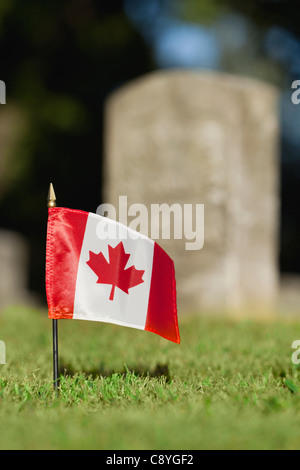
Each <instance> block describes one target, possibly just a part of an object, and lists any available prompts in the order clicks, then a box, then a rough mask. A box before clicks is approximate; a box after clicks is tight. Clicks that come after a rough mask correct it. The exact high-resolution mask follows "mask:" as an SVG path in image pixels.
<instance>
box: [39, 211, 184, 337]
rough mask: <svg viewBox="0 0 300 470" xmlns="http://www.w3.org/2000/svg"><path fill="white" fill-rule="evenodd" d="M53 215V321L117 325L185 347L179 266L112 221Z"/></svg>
mask: <svg viewBox="0 0 300 470" xmlns="http://www.w3.org/2000/svg"><path fill="white" fill-rule="evenodd" d="M48 211H49V216H48V230H47V248H46V292H47V301H48V307H49V318H52V319H63V318H64V319H78V320H92V321H100V322H107V323H114V324H117V325H123V326H128V327H132V328H138V329H141V330H146V331H151V332H153V333H156V334H158V335H160V336H162V337H164V338H166V339H168V340H170V341H174V342H175V343H180V335H179V328H178V320H177V304H176V281H175V270H174V263H173V261H172V260H171V258H170V257H169V256H168V255H167V253H165V252H164V251H163V250H162V248H160V247H159V245H157V243H155V242H154V241H152V240H150V239H149V238H148V237H146V236H144V235H142V234H140V233H138V232H135V231H134V230H132V229H130V228H128V227H126V226H125V225H123V224H120V223H118V222H115V221H113V220H111V219H108V218H106V217H102V216H100V215H97V214H92V213H89V212H84V211H80V210H72V209H66V208H57V207H53V208H49V209H48Z"/></svg>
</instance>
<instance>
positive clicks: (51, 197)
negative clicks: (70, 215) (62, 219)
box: [47, 183, 56, 207]
mask: <svg viewBox="0 0 300 470" xmlns="http://www.w3.org/2000/svg"><path fill="white" fill-rule="evenodd" d="M47 202H48V207H55V206H56V196H55V192H54V188H53V184H52V183H50V186H49V192H48V198H47Z"/></svg>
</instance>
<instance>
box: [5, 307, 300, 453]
mask: <svg viewBox="0 0 300 470" xmlns="http://www.w3.org/2000/svg"><path fill="white" fill-rule="evenodd" d="M180 331H181V339H182V344H181V345H180V346H178V345H176V344H173V343H171V342H169V341H166V340H164V339H162V338H160V337H159V336H157V335H154V334H152V333H148V332H143V331H139V330H133V329H130V328H123V327H119V326H115V325H108V324H104V323H92V322H83V321H69V320H66V321H60V322H59V357H60V365H61V368H62V370H64V375H63V376H62V377H61V383H60V385H61V390H60V396H59V398H55V395H54V393H53V387H52V349H51V348H52V336H51V334H52V330H51V321H50V320H48V318H47V313H46V312H45V311H44V312H41V311H34V310H32V309H28V308H27V309H26V308H22V307H16V308H9V309H7V310H5V311H3V312H2V313H1V314H0V339H1V340H3V341H5V343H6V360H7V364H6V365H0V449H109V450H112V449H120V450H121V449H122V450H123V449H156V450H160V449H187V450H194V449H297V448H300V391H298V390H300V372H299V371H298V369H297V367H296V366H293V365H292V363H291V354H292V352H293V351H292V349H291V344H292V342H293V341H294V340H296V339H300V322H296V321H294V322H291V321H290V322H284V321H283V320H281V321H276V322H272V323H263V322H257V321H241V322H235V321H233V320H229V319H225V318H222V319H220V318H209V317H207V316H195V317H194V316H189V317H185V318H180Z"/></svg>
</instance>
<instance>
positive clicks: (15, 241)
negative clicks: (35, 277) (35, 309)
mask: <svg viewBox="0 0 300 470" xmlns="http://www.w3.org/2000/svg"><path fill="white" fill-rule="evenodd" d="M27 263H28V248H27V244H26V242H25V240H24V238H23V237H22V236H21V235H20V234H18V233H16V232H11V231H8V230H0V308H2V307H5V306H7V305H9V304H17V303H24V302H25V303H27V302H29V301H30V300H31V299H30V296H29V294H28V292H27V290H26V288H27V267H28V266H27Z"/></svg>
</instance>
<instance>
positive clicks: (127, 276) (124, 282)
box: [86, 242, 145, 300]
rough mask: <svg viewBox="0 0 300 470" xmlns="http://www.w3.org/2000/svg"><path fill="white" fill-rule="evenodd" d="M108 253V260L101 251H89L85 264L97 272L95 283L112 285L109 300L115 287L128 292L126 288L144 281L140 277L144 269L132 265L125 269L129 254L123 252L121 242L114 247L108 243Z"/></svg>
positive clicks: (112, 298)
mask: <svg viewBox="0 0 300 470" xmlns="http://www.w3.org/2000/svg"><path fill="white" fill-rule="evenodd" d="M108 253H109V262H108V261H106V259H105V257H104V256H103V254H102V253H101V251H100V253H98V254H95V253H93V252H92V251H90V259H89V260H88V261H87V263H86V264H87V265H88V266H89V267H90V268H91V269H92V270H93V271H94V273H96V274H97V276H98V280H97V284H111V285H112V289H111V293H110V297H109V300H114V294H115V288H116V287H119V289H121V290H122V291H123V292H125V293H126V294H129V292H128V289H130V288H131V287H135V286H137V285H139V284H142V283H143V282H144V281H143V279H142V277H143V274H144V272H145V271H142V270H138V269H136V268H135V267H134V266H131V267H130V268H127V269H125V267H126V264H127V261H128V259H129V258H130V255H129V254H128V253H125V250H124V246H123V243H122V242H120V243H119V244H118V245H117V246H116V247H115V248H113V247H111V246H110V245H108Z"/></svg>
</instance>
